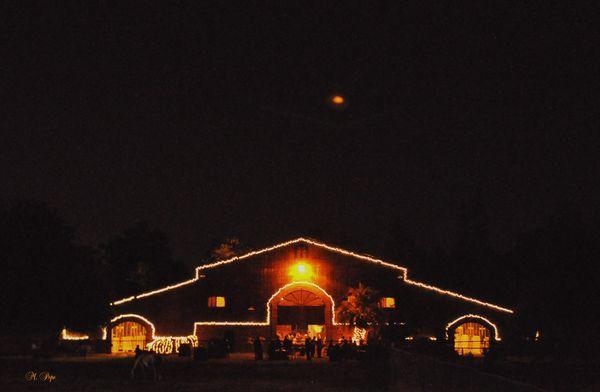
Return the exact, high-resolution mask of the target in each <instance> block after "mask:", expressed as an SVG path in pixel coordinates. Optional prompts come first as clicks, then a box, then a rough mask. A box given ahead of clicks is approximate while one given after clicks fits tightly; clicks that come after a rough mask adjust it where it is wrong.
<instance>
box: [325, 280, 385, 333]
mask: <svg viewBox="0 0 600 392" xmlns="http://www.w3.org/2000/svg"><path fill="white" fill-rule="evenodd" d="M346 297H347V298H346V299H345V300H344V301H342V302H341V303H340V304H339V305H338V307H337V309H336V318H337V319H338V320H339V321H340V322H343V323H349V324H350V326H356V327H358V328H367V327H368V326H373V327H374V328H378V327H379V326H380V325H381V324H382V323H383V321H385V317H384V314H383V312H382V311H381V309H379V306H378V301H379V296H378V293H377V292H376V291H375V290H373V289H372V288H370V287H368V286H365V285H363V284H362V283H359V284H358V287H351V288H350V289H348V293H347V295H346Z"/></svg>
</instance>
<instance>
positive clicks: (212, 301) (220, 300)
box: [208, 297, 225, 308]
mask: <svg viewBox="0 0 600 392" xmlns="http://www.w3.org/2000/svg"><path fill="white" fill-rule="evenodd" d="M208 307H209V308H224V307H225V297H208Z"/></svg>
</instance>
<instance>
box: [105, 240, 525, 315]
mask: <svg viewBox="0 0 600 392" xmlns="http://www.w3.org/2000/svg"><path fill="white" fill-rule="evenodd" d="M301 244H305V245H307V246H311V247H315V248H318V249H322V250H324V251H328V252H332V253H335V254H338V255H343V256H347V258H348V259H355V260H356V261H358V262H362V263H370V264H371V265H372V266H379V267H384V268H386V269H390V272H392V273H395V274H396V275H397V276H398V277H399V278H401V279H402V281H403V282H404V283H406V284H407V285H410V286H413V287H415V288H419V289H423V290H426V291H429V292H433V293H436V294H439V295H444V296H448V297H450V298H454V299H458V300H461V301H465V302H469V303H472V304H476V305H479V306H482V307H485V308H487V309H489V310H493V311H498V312H503V313H509V314H512V313H513V310H511V309H508V308H506V307H502V306H498V305H495V304H492V303H489V302H486V301H482V300H479V299H476V298H472V297H468V296H465V295H462V294H460V293H456V292H453V291H450V290H445V289H442V288H439V287H436V286H433V285H430V284H426V283H423V282H418V281H414V280H412V279H410V278H409V276H408V269H407V268H406V267H402V266H399V265H397V264H393V263H390V262H386V261H384V260H381V259H377V258H375V257H372V256H368V255H363V254H359V253H355V252H351V251H348V250H345V249H342V248H338V247H334V246H330V245H327V244H324V243H320V242H317V241H314V240H312V239H308V238H303V237H300V238H297V239H294V240H290V241H286V242H282V243H280V244H276V245H273V246H271V247H268V248H263V249H260V250H256V251H252V252H249V253H246V254H244V255H241V256H235V257H232V258H229V259H226V260H221V261H217V262H214V263H209V264H204V265H201V266H198V267H196V270H195V276H194V277H193V278H192V279H189V280H186V281H183V282H179V283H175V284H173V285H169V286H166V287H162V288H159V289H157V290H153V291H149V292H145V293H141V294H138V295H134V296H130V297H127V298H123V299H120V300H117V301H114V302H112V303H111V306H118V305H121V304H124V303H128V302H130V301H133V300H137V299H141V298H146V297H150V296H154V295H156V294H160V293H163V292H166V291H170V290H174V289H178V288H181V287H184V286H188V285H190V284H193V283H196V282H199V281H201V280H202V279H203V278H204V277H205V275H206V274H208V273H212V272H213V271H214V272H217V271H218V270H220V269H221V268H220V267H224V266H233V265H234V264H238V263H239V264H240V266H241V263H251V262H252V259H255V258H256V256H260V255H263V256H264V255H266V254H268V253H270V252H276V251H280V250H282V249H284V248H286V247H290V246H294V245H301Z"/></svg>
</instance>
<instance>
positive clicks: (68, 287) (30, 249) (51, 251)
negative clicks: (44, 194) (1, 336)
mask: <svg viewBox="0 0 600 392" xmlns="http://www.w3.org/2000/svg"><path fill="white" fill-rule="evenodd" d="M0 255H1V257H2V265H3V282H2V285H0V290H1V293H2V307H1V310H0V312H2V329H3V330H4V331H5V332H13V333H50V331H52V332H55V333H56V334H58V332H59V330H60V328H61V327H62V326H63V325H68V326H69V327H72V328H89V327H92V326H95V325H98V324H99V323H100V322H101V321H103V320H104V319H105V317H106V314H107V309H106V306H107V299H108V298H107V296H106V293H105V291H104V290H103V287H102V285H101V280H100V279H99V269H98V267H97V266H98V258H97V254H96V253H95V251H94V250H93V249H92V248H90V247H87V246H82V245H80V244H78V242H77V239H76V236H75V231H74V228H73V227H72V226H70V225H69V224H67V223H66V222H65V221H64V220H62V219H61V218H60V217H59V216H58V215H57V213H56V212H55V211H53V210H51V209H49V208H48V207H47V206H45V205H44V204H40V203H37V202H32V201H18V202H14V203H11V204H10V205H8V206H5V207H4V208H2V210H0Z"/></svg>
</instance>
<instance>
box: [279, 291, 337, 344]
mask: <svg viewBox="0 0 600 392" xmlns="http://www.w3.org/2000/svg"><path fill="white" fill-rule="evenodd" d="M269 306H270V320H269V321H270V324H271V326H272V327H273V328H274V332H275V333H276V334H277V335H279V336H280V337H283V336H286V335H290V334H292V335H296V334H300V335H302V336H304V335H305V334H309V335H311V336H321V337H323V338H325V337H327V336H328V333H331V326H332V325H333V312H334V303H333V298H331V296H330V295H329V294H327V292H325V291H324V290H323V289H322V288H320V287H319V286H317V285H316V284H314V283H310V282H296V283H293V284H289V285H287V286H284V287H283V288H281V289H280V290H278V292H277V293H275V294H274V295H273V297H272V298H271V300H270V302H269Z"/></svg>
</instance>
